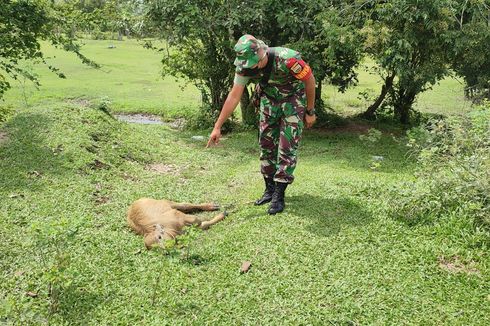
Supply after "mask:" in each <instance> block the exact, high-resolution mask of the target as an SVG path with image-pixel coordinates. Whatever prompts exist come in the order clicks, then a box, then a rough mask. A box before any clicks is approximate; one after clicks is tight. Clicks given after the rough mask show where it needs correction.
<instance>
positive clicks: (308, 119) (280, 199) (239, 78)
mask: <svg viewBox="0 0 490 326" xmlns="http://www.w3.org/2000/svg"><path fill="white" fill-rule="evenodd" d="M235 52H236V59H235V62H234V64H235V66H236V72H235V79H234V84H233V88H232V89H231V91H230V93H229V94H228V97H227V99H226V101H225V103H224V105H223V108H222V110H221V114H220V116H219V117H218V120H217V121H216V123H215V125H214V129H213V131H212V133H211V136H210V138H209V141H208V144H207V147H209V146H210V145H212V144H218V142H219V139H220V137H221V126H222V125H223V123H224V122H225V121H226V119H228V117H229V116H230V115H231V114H232V113H233V111H234V110H235V108H236V106H237V105H238V103H239V102H240V98H241V97H242V94H243V91H244V89H245V87H246V85H247V83H248V82H249V81H250V80H252V81H254V82H256V83H257V85H258V87H256V90H255V91H256V94H258V98H259V99H260V109H259V113H260V118H259V144H260V149H261V153H260V167H261V169H260V170H261V172H262V175H263V177H264V181H265V191H264V194H263V195H262V197H261V198H260V199H258V200H257V201H255V205H263V204H265V203H268V202H271V204H270V206H269V210H268V212H269V214H276V213H280V212H282V211H283V210H284V207H285V203H284V193H285V190H286V187H287V186H288V185H289V184H290V183H292V182H293V180H294V176H293V172H294V169H295V168H296V151H297V149H298V144H299V140H300V138H301V134H302V132H303V126H304V125H306V128H309V127H311V126H312V125H313V124H314V123H315V120H316V116H315V77H314V76H313V72H312V71H311V68H310V66H308V64H306V63H305V62H304V61H303V60H302V59H301V55H300V54H299V53H298V52H296V51H294V50H291V49H288V48H284V47H271V48H269V47H268V46H267V45H266V44H265V43H264V42H263V41H261V40H258V39H256V38H255V37H253V36H252V35H243V36H242V37H240V39H239V40H238V42H237V43H236V45H235Z"/></svg>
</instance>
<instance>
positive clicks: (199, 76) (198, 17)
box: [147, 0, 360, 124]
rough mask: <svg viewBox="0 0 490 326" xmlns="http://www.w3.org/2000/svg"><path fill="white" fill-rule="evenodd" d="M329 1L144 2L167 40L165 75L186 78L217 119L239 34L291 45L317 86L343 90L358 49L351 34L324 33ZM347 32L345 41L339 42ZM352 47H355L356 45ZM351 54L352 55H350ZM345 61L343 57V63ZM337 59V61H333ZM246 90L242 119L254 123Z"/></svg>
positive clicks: (156, 28)
mask: <svg viewBox="0 0 490 326" xmlns="http://www.w3.org/2000/svg"><path fill="white" fill-rule="evenodd" d="M328 3H329V1H326V0H321V1H313V0H303V1H295V2H291V3H288V4H287V5H285V4H283V3H279V2H277V1H273V0H262V1H251V0H242V1H239V0H232V1H222V0H206V1H198V0H187V1H184V0H168V1H161V0H147V4H148V6H149V11H148V16H147V17H148V21H149V22H150V23H151V29H152V30H153V31H158V32H159V33H160V36H161V37H162V38H163V39H165V40H166V42H167V44H168V45H169V48H168V49H160V50H161V51H162V52H163V53H164V59H163V60H162V63H163V67H164V73H165V74H171V75H174V76H179V77H184V78H186V79H187V80H189V81H191V82H193V83H194V84H195V85H196V86H197V87H198V89H199V90H200V91H201V94H202V98H203V103H204V104H205V110H207V111H208V112H210V113H212V114H213V115H216V114H218V113H219V110H220V109H221V107H222V104H223V103H224V100H225V99H226V96H227V94H228V91H229V89H230V88H231V85H232V82H233V71H234V69H235V67H234V66H233V60H234V55H235V54H234V52H233V45H234V44H235V42H236V40H237V39H238V38H239V37H240V36H241V35H243V34H246V33H249V34H253V35H254V36H256V37H258V38H261V39H263V40H264V41H266V42H267V43H268V44H269V45H270V46H279V45H286V46H288V45H290V46H291V47H293V48H295V49H297V50H299V51H301V52H302V53H303V55H304V57H305V58H306V59H307V60H308V62H309V63H310V64H311V65H312V66H313V69H314V71H315V75H316V76H317V81H318V82H319V85H320V89H319V90H320V91H319V93H321V82H322V80H323V79H324V78H325V77H331V80H332V81H333V82H334V83H336V84H338V85H341V87H343V88H345V87H346V86H347V85H348V83H349V82H352V81H353V80H354V79H355V76H356V75H355V73H354V70H353V69H354V67H355V66H356V64H357V62H358V61H359V58H360V55H359V54H360V51H358V50H357V49H358V48H360V47H357V48H356V47H355V46H352V44H353V43H351V41H353V40H354V39H355V37H352V36H353V35H354V34H353V33H352V31H353V30H352V29H351V30H349V29H348V28H344V29H342V28H337V29H336V30H335V31H333V29H332V30H331V29H330V27H332V26H334V23H333V22H334V20H333V19H331V20H330V22H331V26H328V28H329V29H328V30H326V29H325V25H324V24H325V22H324V21H325V20H326V16H321V15H320V14H321V13H322V11H323V10H324V9H325V8H326V7H327V5H328ZM341 33H347V34H348V35H347V37H341V35H340V34H341ZM354 44H355V43H354ZM351 50H352V51H351ZM342 57H343V58H342ZM337 58H340V59H339V60H338V61H337ZM249 97H250V93H249V92H248V90H247V91H246V92H245V94H244V97H243V98H242V105H241V107H242V116H243V117H244V118H245V119H246V120H248V122H249V124H252V123H253V121H254V119H255V117H254V114H253V111H251V110H253V109H252V108H251V105H249Z"/></svg>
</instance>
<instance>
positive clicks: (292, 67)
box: [286, 58, 312, 81]
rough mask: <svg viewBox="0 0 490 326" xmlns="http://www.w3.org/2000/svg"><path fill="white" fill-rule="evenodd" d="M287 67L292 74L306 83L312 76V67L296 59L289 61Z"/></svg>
mask: <svg viewBox="0 0 490 326" xmlns="http://www.w3.org/2000/svg"><path fill="white" fill-rule="evenodd" d="M286 67H288V69H289V71H290V72H291V74H293V76H294V77H295V78H297V79H299V80H303V81H305V80H307V79H308V78H310V76H311V75H312V71H311V68H310V66H308V64H306V62H304V61H303V60H298V59H296V58H291V59H288V61H287V62H286Z"/></svg>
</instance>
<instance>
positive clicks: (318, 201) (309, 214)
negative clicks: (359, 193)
mask: <svg viewBox="0 0 490 326" xmlns="http://www.w3.org/2000/svg"><path fill="white" fill-rule="evenodd" d="M286 204H287V205H288V207H287V208H286V209H287V210H289V212H291V213H292V214H295V215H297V216H299V217H301V218H303V219H304V220H308V221H311V224H309V225H308V226H307V227H306V230H307V231H308V232H311V233H314V234H316V235H319V236H322V237H328V236H332V235H335V234H337V233H339V231H340V230H341V229H343V228H345V227H363V226H365V225H367V224H369V223H371V221H372V216H371V214H370V213H369V212H368V211H367V210H366V209H365V208H363V207H362V205H361V204H360V203H358V202H356V201H355V200H353V199H349V198H324V197H320V196H314V195H301V196H292V197H289V198H288V197H287V196H286Z"/></svg>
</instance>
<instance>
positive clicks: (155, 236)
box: [144, 224, 165, 250]
mask: <svg viewBox="0 0 490 326" xmlns="http://www.w3.org/2000/svg"><path fill="white" fill-rule="evenodd" d="M164 233H165V231H164V230H163V228H162V226H161V225H160V224H155V225H154V226H153V230H152V231H151V232H150V233H147V234H146V235H145V238H144V241H145V246H146V249H148V250H150V249H151V248H152V247H153V246H155V245H159V244H160V243H161V242H162V239H163V234H164Z"/></svg>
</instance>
